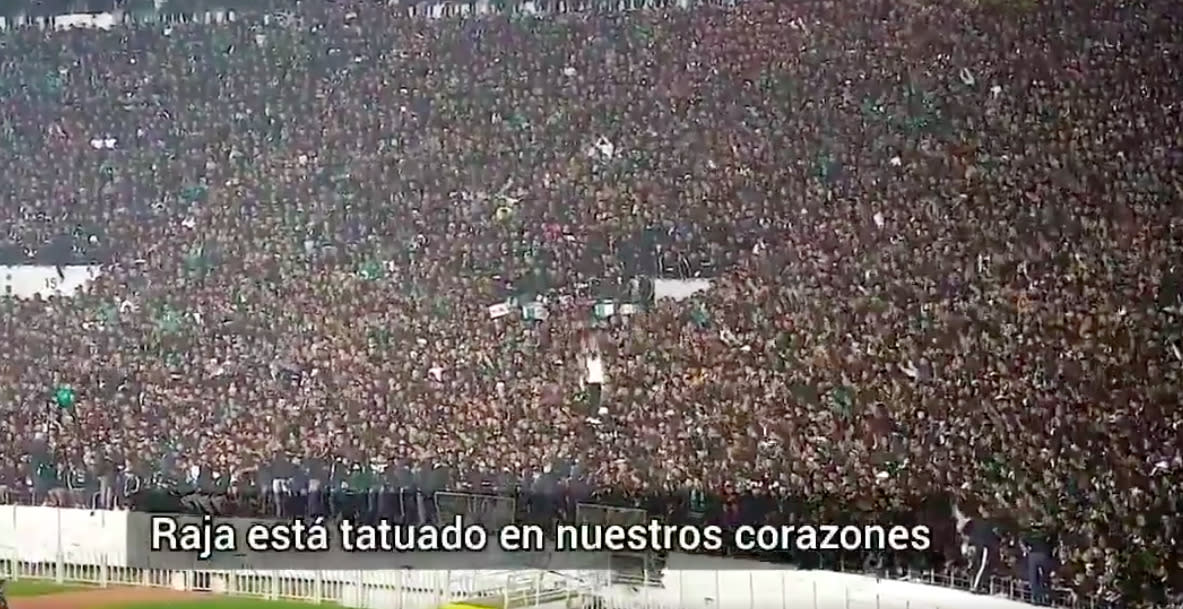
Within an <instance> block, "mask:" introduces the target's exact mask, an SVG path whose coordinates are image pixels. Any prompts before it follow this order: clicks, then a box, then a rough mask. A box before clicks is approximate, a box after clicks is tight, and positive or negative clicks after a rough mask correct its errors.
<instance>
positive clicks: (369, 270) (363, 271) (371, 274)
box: [357, 260, 386, 281]
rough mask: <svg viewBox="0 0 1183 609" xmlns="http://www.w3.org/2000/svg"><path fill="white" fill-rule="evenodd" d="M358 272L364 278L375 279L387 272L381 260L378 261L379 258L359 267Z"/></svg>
mask: <svg viewBox="0 0 1183 609" xmlns="http://www.w3.org/2000/svg"><path fill="white" fill-rule="evenodd" d="M357 274H358V275H360V276H361V278H362V279H367V280H369V281H374V280H377V279H381V278H382V277H383V276H384V275H385V274H386V269H384V268H383V267H382V263H381V262H378V261H377V260H371V261H369V262H366V263H363V264H362V265H361V266H360V267H358V269H357Z"/></svg>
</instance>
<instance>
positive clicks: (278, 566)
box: [0, 505, 1031, 609]
mask: <svg viewBox="0 0 1183 609" xmlns="http://www.w3.org/2000/svg"><path fill="white" fill-rule="evenodd" d="M147 517H148V515H147V514H141V513H134V512H121V511H106V510H86V509H69V508H52V507H36V506H11V505H4V506H0V578H5V577H15V578H21V577H27V578H41V579H53V580H57V581H60V582H84V583H93V584H98V585H139V586H155V587H166V588H174V589H182V590H206V591H211V592H220V593H234V594H242V595H249V596H260V597H264V598H272V599H278V598H286V599H299V600H306V601H307V600H310V601H314V602H319V601H326V602H335V603H340V604H342V605H345V606H351V607H375V608H376V607H393V606H397V607H400V608H403V609H417V608H420V607H422V608H424V609H428V608H431V609H435V608H438V607H441V606H443V605H445V604H447V603H463V602H464V601H466V600H474V599H481V600H484V601H485V602H486V603H487V602H488V600H489V599H498V598H502V597H504V598H505V599H507V600H506V602H509V599H511V598H512V599H517V600H516V601H515V602H513V603H512V604H513V606H516V607H546V606H550V605H552V604H554V603H557V602H558V601H557V600H556V599H563V602H568V601H573V600H575V599H576V597H579V598H583V599H588V598H597V599H599V600H600V601H601V602H602V603H603V605H602V606H603V607H605V608H606V609H612V608H619V609H651V608H652V609H661V608H666V607H668V608H670V609H673V608H675V607H676V608H680V609H742V608H748V609H755V608H756V607H760V608H764V607H768V608H778V607H779V608H781V609H830V608H834V609H837V608H841V609H1026V608H1028V607H1031V605H1027V604H1024V603H1022V602H1017V601H1015V600H1008V599H1006V598H999V597H996V596H986V595H974V594H969V593H967V592H962V591H959V590H956V589H951V588H949V587H947V586H949V585H954V586H955V585H957V583H958V582H956V581H954V580H952V579H951V578H949V577H948V576H947V575H944V576H943V575H942V574H939V573H926V574H915V575H914V576H913V578H912V581H910V582H902V581H892V580H880V579H877V578H874V577H868V576H865V575H854V574H846V573H833V572H824V571H798V570H792V569H786V568H784V567H782V566H780V565H771V564H766V563H760V562H755V561H743V560H733V559H724V558H712V557H703V556H693V555H686V554H674V555H671V556H670V557H669V560H668V562H667V568H666V569H665V571H664V575H663V576H662V581H661V582H660V584H659V585H641V584H642V582H637V583H636V585H629V584H620V583H613V582H612V581H611V580H610V579H609V578H608V577H607V573H605V572H604V571H602V570H599V569H597V568H596V567H595V566H594V564H591V563H589V565H588V566H589V567H590V568H587V569H568V570H561V571H560V570H551V569H546V568H535V567H531V566H529V565H526V564H521V565H520V566H518V567H516V568H505V567H507V566H509V565H511V564H512V562H513V561H509V560H506V557H504V556H503V557H501V558H502V560H500V561H498V560H496V559H497V556H496V553H490V554H487V555H482V556H481V557H479V558H477V557H471V556H470V557H463V556H460V555H458V554H447V555H443V554H435V555H434V556H433V555H432V554H430V553H423V554H419V553H416V554H397V555H393V556H392V555H390V554H369V555H362V554H349V553H345V552H342V551H335V552H328V553H317V554H305V555H299V554H291V553H289V554H285V555H282V556H281V555H278V554H275V553H271V554H270V555H269V556H267V557H266V562H267V563H269V566H267V567H265V568H260V567H259V565H258V564H255V562H256V560H257V557H253V556H251V555H249V554H243V555H236V556H233V557H229V558H228V559H222V558H218V559H214V560H212V561H209V562H205V563H201V564H200V565H199V564H198V563H196V562H195V561H193V559H192V558H186V559H185V560H186V561H187V564H188V565H190V566H188V567H186V566H182V565H178V564H177V563H175V562H174V561H175V560H176V557H166V559H160V558H159V557H154V556H151V554H152V553H151V552H148V551H147V545H148V540H147V539H145V538H144V536H143V531H144V529H143V523H144V522H146V520H147ZM238 520H241V521H242V522H240V523H239V524H240V525H245V524H246V523H247V522H253V521H248V520H245V519H238ZM503 554H505V553H503ZM489 557H491V558H492V559H493V560H490V561H489V562H484V561H485V559H486V558H489ZM392 558H393V559H394V560H393V561H392V560H391V559H392ZM514 560H517V561H519V562H525V561H521V560H520V557H514ZM153 561H155V562H153ZM392 562H393V563H395V564H394V565H392V564H391V563H392ZM446 564H453V565H463V564H470V565H472V566H471V567H470V568H447V567H445V565H446ZM917 582H931V583H933V584H937V585H924V584H922V583H917ZM644 583H646V584H654V583H656V582H644ZM992 592H994V593H995V594H998V595H1004V596H1006V595H1012V596H1013V595H1014V593H1015V591H1014V590H1007V589H1006V588H1005V586H999V585H993V586H992ZM556 606H557V605H556Z"/></svg>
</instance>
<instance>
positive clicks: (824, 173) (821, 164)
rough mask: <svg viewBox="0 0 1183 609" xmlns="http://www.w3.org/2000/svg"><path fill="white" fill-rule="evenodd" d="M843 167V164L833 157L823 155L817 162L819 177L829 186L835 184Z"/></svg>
mask: <svg viewBox="0 0 1183 609" xmlns="http://www.w3.org/2000/svg"><path fill="white" fill-rule="evenodd" d="M841 167H842V166H841V164H840V163H839V162H838V160H837V159H835V158H834V157H833V156H831V155H828V154H826V155H822V156H821V157H819V158H818V160H817V177H818V179H820V180H821V181H823V182H826V183H827V184H828V183H830V182H833V181H834V179H835V178H837V177H838V171H839V169H841Z"/></svg>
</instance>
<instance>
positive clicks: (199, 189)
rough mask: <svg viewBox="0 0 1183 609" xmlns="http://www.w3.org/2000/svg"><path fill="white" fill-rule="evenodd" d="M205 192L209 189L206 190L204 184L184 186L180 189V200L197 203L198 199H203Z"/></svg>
mask: <svg viewBox="0 0 1183 609" xmlns="http://www.w3.org/2000/svg"><path fill="white" fill-rule="evenodd" d="M207 190H209V188H207V187H206V185H205V184H197V185H195V186H186V187H185V188H182V189H181V198H183V199H185V200H186V201H188V202H190V203H192V202H194V201H197V200H198V199H201V198H203V197H205V193H206V191H207Z"/></svg>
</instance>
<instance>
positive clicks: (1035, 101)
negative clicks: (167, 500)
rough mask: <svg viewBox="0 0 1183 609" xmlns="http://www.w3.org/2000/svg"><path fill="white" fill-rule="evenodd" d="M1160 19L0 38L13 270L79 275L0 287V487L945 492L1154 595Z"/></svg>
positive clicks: (1167, 420) (287, 23) (691, 20)
mask: <svg viewBox="0 0 1183 609" xmlns="http://www.w3.org/2000/svg"><path fill="white" fill-rule="evenodd" d="M1181 33H1183V23H1181V22H1180V18H1179V13H1178V12H1177V11H1176V7H1175V6H1173V5H1172V3H1170V2H1168V1H1167V0H1140V1H1135V2H1119V1H1117V0H1097V1H1095V2H1080V3H1061V2H1051V3H1023V2H1000V1H995V2H987V1H985V0H983V1H981V2H977V3H968V2H966V3H959V2H947V3H941V5H940V6H937V5H936V4H934V3H928V2H872V3H834V2H821V1H812V0H809V1H803V2H796V3H776V4H770V3H759V2H757V3H750V4H743V5H741V6H739V7H736V8H733V9H720V8H709V7H707V8H698V9H694V10H690V11H682V10H670V11H660V12H658V11H649V10H645V11H635V12H628V13H609V12H598V11H588V12H577V13H566V14H562V15H553V16H547V17H544V18H540V17H529V16H524V15H520V14H517V15H508V16H507V15H490V16H484V17H481V18H468V19H446V20H424V19H410V18H407V17H406V16H405V15H402V14H401V13H399V12H396V11H394V10H391V9H389V8H388V7H385V6H381V5H379V4H371V3H362V2H356V3H352V2H337V3H312V4H311V5H310V4H309V3H303V4H302V5H301V9H300V11H299V12H298V13H290V14H285V15H282V16H271V17H269V18H268V19H267V20H266V23H264V21H263V20H262V19H261V18H259V16H257V15H250V14H241V15H240V19H239V20H238V21H236V22H234V23H224V24H218V25H196V24H183V23H172V24H168V25H155V26H150V27H149V26H145V27H137V28H115V29H112V30H109V31H99V30H85V29H76V30H70V31H57V32H54V31H47V30H43V29H37V28H31V29H18V30H10V31H6V32H3V33H0V107H2V108H3V112H2V113H0V138H2V139H3V146H0V167H2V168H3V176H2V177H0V186H2V189H0V197H2V198H3V205H2V206H0V255H3V256H4V260H3V262H4V263H5V264H28V263H37V264H47V265H64V264H76V263H85V262H97V263H101V264H102V265H104V272H103V274H102V276H101V277H99V278H98V279H97V280H95V281H94V282H93V283H92V284H91V285H90V286H88V288H87V289H86V290H84V291H83V292H81V293H79V294H78V295H75V296H73V297H71V298H49V299H44V298H38V299H32V300H19V299H13V298H6V299H4V300H3V301H2V302H0V305H2V306H3V309H4V313H3V315H2V317H0V341H2V342H3V344H4V345H5V347H4V350H3V356H2V357H0V409H3V412H4V415H3V416H4V425H3V426H2V427H0V444H2V445H3V446H4V447H5V452H4V454H2V455H0V472H4V473H3V474H0V475H3V476H5V479H4V481H3V482H6V483H7V485H8V486H9V487H10V488H12V487H14V486H20V485H21V484H22V483H23V482H24V481H27V480H32V475H31V474H29V472H28V470H30V469H32V468H35V467H37V465H38V464H37V461H38V457H37V454H38V451H39V450H40V451H44V452H47V454H52V455H54V457H55V458H56V459H58V460H59V461H61V462H66V463H72V464H75V465H87V466H89V465H92V464H96V463H111V464H117V465H119V466H121V467H127V468H137V467H161V466H162V465H161V464H167V466H168V467H170V468H173V469H176V470H178V471H187V470H188V469H189V468H190V467H191V466H192V465H200V466H202V467H203V468H205V469H206V470H209V471H214V472H222V473H223V475H226V476H229V473H228V472H235V471H240V470H244V469H246V468H252V467H255V468H258V467H262V466H265V464H267V463H269V462H270V461H271V460H272V458H273V457H274V456H275V455H278V454H283V455H287V456H288V457H295V458H322V457H324V456H325V455H333V456H335V457H340V458H347V459H353V460H355V461H359V462H360V461H363V460H366V459H370V458H375V457H381V458H383V459H386V460H388V461H392V462H400V463H402V462H406V463H416V462H417V463H435V464H439V463H442V464H446V465H447V466H448V467H450V468H453V469H454V470H455V471H457V472H460V473H461V474H460V475H462V476H467V475H469V474H473V473H474V472H482V473H489V474H490V475H496V474H505V475H508V476H511V477H512V476H517V475H519V474H521V473H523V472H527V471H531V470H536V469H539V468H542V467H543V466H544V465H547V466H548V467H551V465H550V464H554V463H564V464H565V465H564V466H563V467H564V468H565V469H564V470H563V471H564V472H565V473H566V474H568V475H569V477H571V478H578V479H580V480H588V481H591V482H592V483H593V484H595V485H596V486H598V487H611V488H613V489H617V490H623V491H629V492H640V491H645V490H654V489H682V490H689V489H703V490H707V491H711V492H715V491H718V490H720V489H730V490H735V491H741V490H746V489H753V488H759V489H763V491H762V492H766V493H770V494H772V495H781V494H785V495H793V496H799V497H813V498H816V497H826V498H828V499H827V500H826V501H816V502H814V504H815V505H814V506H813V509H815V510H817V511H816V512H814V513H813V514H812V516H814V517H817V518H820V517H822V516H825V515H836V513H837V512H840V511H841V512H844V513H846V514H847V516H849V514H850V513H858V514H864V515H868V516H867V517H870V516H869V515H874V514H877V513H884V512H885V511H891V512H902V511H906V510H908V509H910V508H911V506H913V505H916V504H918V503H919V502H923V501H928V500H930V499H931V498H932V497H934V496H942V497H947V498H949V499H950V500H955V501H956V502H957V503H958V504H959V505H961V506H963V509H965V510H967V511H968V512H970V513H972V514H973V515H975V516H979V517H984V518H991V519H994V520H996V521H997V522H999V523H1000V526H1002V527H1003V528H1004V529H1006V530H1010V531H1017V530H1027V529H1030V528H1032V527H1040V528H1043V529H1045V530H1049V531H1054V532H1055V534H1056V538H1057V539H1058V546H1059V559H1060V561H1061V562H1062V563H1063V565H1062V568H1061V569H1059V571H1058V573H1057V578H1058V581H1060V582H1062V583H1065V584H1067V585H1070V586H1071V587H1073V589H1074V590H1075V591H1076V593H1077V594H1078V595H1080V596H1081V597H1082V598H1111V597H1117V596H1120V597H1123V598H1124V599H1126V600H1127V601H1129V602H1131V603H1138V602H1144V603H1163V602H1166V601H1168V600H1170V599H1173V598H1178V594H1179V593H1180V591H1183V554H1180V551H1179V533H1180V528H1179V522H1178V517H1177V514H1178V513H1179V509H1180V507H1181V506H1180V488H1181V487H1180V486H1179V480H1180V472H1181V470H1183V452H1181V446H1183V442H1181V440H1183V428H1181V427H1180V424H1181V423H1183V412H1181V411H1180V410H1179V409H1178V405H1179V399H1180V396H1181V395H1183V388H1181V378H1180V369H1181V366H1183V351H1181V350H1183V301H1181V300H1180V296H1179V294H1180V292H1179V290H1180V286H1181V283H1183V247H1181V244H1183V240H1181V239H1183V214H1181V213H1180V211H1181V209H1183V208H1181V205H1183V203H1181V195H1183V180H1181V179H1180V173H1181V170H1183V139H1181V137H1183V136H1181V135H1180V134H1181V133H1183V131H1181V129H1180V127H1181V116H1183V108H1181V107H1180V106H1179V102H1178V91H1179V89H1178V87H1179V84H1178V83H1179V81H1180V66H1183V47H1181V46H1180V44H1181V40H1183V39H1181V37H1180V34H1181ZM644 276H663V277H681V278H689V277H711V278H712V280H713V285H712V287H711V289H709V290H706V291H703V292H700V293H698V294H695V295H694V296H693V297H691V298H687V299H680V300H679V299H667V298H660V299H656V300H653V299H649V298H640V297H638V294H639V293H641V292H645V290H638V289H637V286H638V283H637V282H636V281H635V280H634V279H635V278H637V277H644ZM605 298H612V299H615V300H616V301H617V302H618V303H630V304H635V305H636V312H632V311H630V312H632V313H633V314H629V315H622V314H621V313H622V312H623V311H622V309H623V307H621V306H619V305H618V308H617V311H616V312H615V314H613V315H600V316H596V315H593V308H594V307H593V306H592V303H594V302H597V301H602V300H603V299H605ZM507 299H511V300H510V302H513V303H515V304H514V306H513V307H510V308H509V309H508V310H509V311H511V313H510V314H507V315H504V316H500V317H496V318H494V317H493V316H491V315H490V308H489V307H490V305H495V304H498V303H504V302H506V301H507ZM634 301H635V302H634ZM535 302H537V303H540V304H543V306H544V307H545V315H542V314H539V313H538V309H536V308H532V307H527V309H528V310H530V311H531V314H530V315H527V316H526V317H527V318H523V316H522V315H519V314H518V309H517V307H518V306H519V305H524V304H530V303H535ZM590 351H596V352H599V353H601V354H602V357H603V361H604V365H605V371H606V375H607V383H606V385H605V389H604V392H603V395H602V396H600V398H599V401H598V402H597V403H596V404H594V407H593V408H589V407H588V405H587V398H585V397H581V395H580V393H581V391H583V390H584V389H585V387H584V385H585V383H584V381H585V380H586V379H585V372H586V370H585V366H584V362H583V360H584V358H585V356H586V355H587V354H588V353H589V352H590ZM55 387H68V388H69V389H70V391H73V392H76V395H77V398H76V399H77V403H76V404H73V403H71V405H70V406H71V408H70V412H69V413H68V414H67V415H66V416H65V417H64V419H63V420H62V421H61V425H47V417H48V416H49V415H47V404H48V405H51V406H52V403H53V401H54V399H55V398H54V396H53V388H55ZM72 400H73V397H72V398H71V401H72ZM58 416H59V418H61V417H60V413H58ZM548 471H549V470H548Z"/></svg>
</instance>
